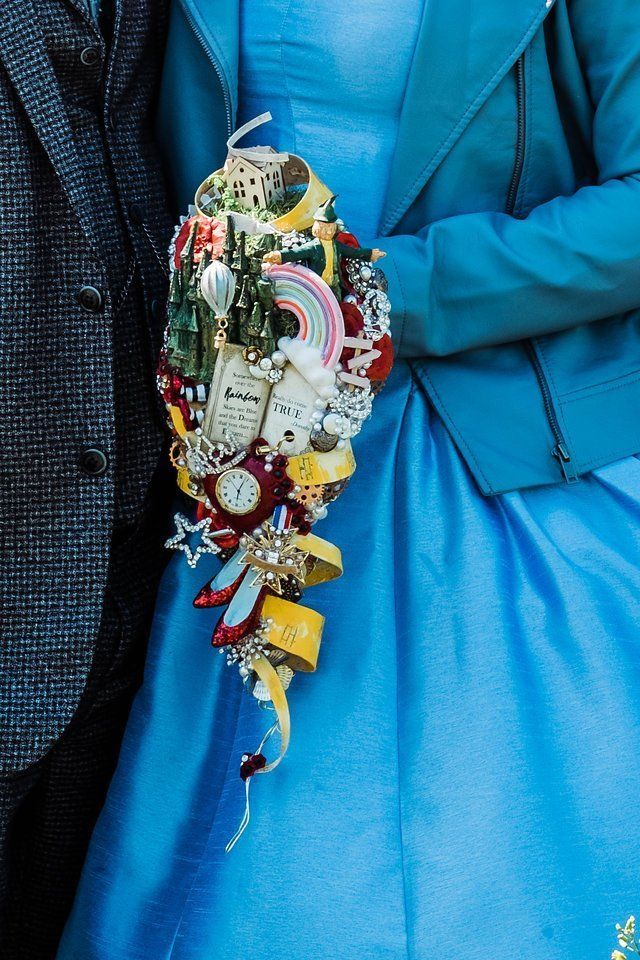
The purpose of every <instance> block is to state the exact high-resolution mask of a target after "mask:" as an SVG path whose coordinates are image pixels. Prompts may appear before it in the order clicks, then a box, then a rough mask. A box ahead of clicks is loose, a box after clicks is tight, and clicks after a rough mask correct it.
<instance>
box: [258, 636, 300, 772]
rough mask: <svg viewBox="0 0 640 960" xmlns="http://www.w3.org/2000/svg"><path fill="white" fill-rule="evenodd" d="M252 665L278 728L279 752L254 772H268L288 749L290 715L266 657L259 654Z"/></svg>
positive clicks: (283, 694)
mask: <svg viewBox="0 0 640 960" xmlns="http://www.w3.org/2000/svg"><path fill="white" fill-rule="evenodd" d="M252 667H253V669H254V670H255V672H256V673H257V674H258V676H259V677H260V679H261V680H262V682H263V683H264V685H265V687H266V688H267V690H268V691H269V696H270V698H271V702H272V704H273V708H274V710H275V711H276V716H277V718H278V729H279V730H280V753H279V754H278V756H277V757H276V759H275V760H272V761H271V763H268V764H267V765H266V767H263V768H262V770H256V773H270V771H271V770H275V768H276V767H277V766H278V764H279V763H280V762H281V760H282V758H283V757H284V755H285V753H286V752H287V750H288V749H289V741H290V740H291V717H290V714H289V704H288V703H287V697H286V694H285V692H284V688H283V686H282V683H281V681H280V677H279V676H278V674H277V673H276V671H275V670H274V669H273V667H272V666H271V664H270V663H269V661H268V660H267V658H266V657H265V656H263V655H262V654H260V656H259V657H258V658H257V660H254V661H253V664H252Z"/></svg>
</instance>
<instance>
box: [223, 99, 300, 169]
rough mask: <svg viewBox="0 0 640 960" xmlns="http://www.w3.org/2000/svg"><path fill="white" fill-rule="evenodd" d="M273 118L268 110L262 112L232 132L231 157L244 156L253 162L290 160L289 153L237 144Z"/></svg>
mask: <svg viewBox="0 0 640 960" xmlns="http://www.w3.org/2000/svg"><path fill="white" fill-rule="evenodd" d="M272 119H273V117H272V116H271V114H270V113H269V112H268V111H267V113H261V114H260V116H259V117H254V118H253V120H249V121H247V123H244V124H243V125H242V126H241V127H239V128H238V129H237V130H236V132H235V133H232V134H231V136H230V137H229V139H228V140H227V150H228V155H229V157H242V158H243V159H245V160H248V161H250V162H251V163H254V162H257V163H287V161H288V160H289V154H288V153H272V152H271V151H269V152H268V153H267V152H266V151H265V148H264V147H237V146H236V144H237V143H238V141H239V140H242V138H243V137H245V136H246V135H247V134H248V133H251V131H252V130H255V129H256V127H261V126H262V124H263V123H268V122H269V120H272Z"/></svg>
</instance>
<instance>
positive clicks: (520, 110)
mask: <svg viewBox="0 0 640 960" xmlns="http://www.w3.org/2000/svg"><path fill="white" fill-rule="evenodd" d="M515 73H516V102H517V135H516V152H515V161H514V165H513V175H512V177H511V183H510V184H509V192H508V194H507V205H506V212H507V213H508V214H509V215H510V216H515V208H516V202H517V199H518V190H519V188H520V182H521V180H522V171H523V169H524V161H525V145H526V137H527V115H526V84H525V72H524V54H523V55H522V56H521V57H519V58H518V60H517V62H516V66H515ZM525 346H526V349H527V353H528V355H529V359H530V360H531V365H532V366H533V370H534V373H535V375H536V379H537V381H538V386H539V387H540V393H541V395H542V403H543V405H544V412H545V415H546V418H547V423H548V424H549V429H550V430H551V433H552V434H553V439H554V445H553V448H552V450H551V456H552V457H554V458H555V459H556V460H557V462H558V466H559V467H560V469H561V471H562V476H563V477H564V479H565V480H566V482H567V483H575V481H576V480H577V479H578V476H577V474H576V473H575V471H574V469H573V466H572V463H571V454H570V453H569V448H568V447H567V443H566V441H565V439H564V436H563V434H562V430H561V429H560V424H559V422H558V415H557V414H556V410H555V407H554V404H553V396H552V393H551V388H550V387H549V381H548V380H547V377H546V374H545V372H544V370H543V367H542V364H541V363H540V358H539V356H538V354H537V352H536V348H535V345H534V343H533V340H531V339H529V340H526V341H525Z"/></svg>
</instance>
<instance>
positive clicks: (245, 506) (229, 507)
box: [215, 467, 261, 517]
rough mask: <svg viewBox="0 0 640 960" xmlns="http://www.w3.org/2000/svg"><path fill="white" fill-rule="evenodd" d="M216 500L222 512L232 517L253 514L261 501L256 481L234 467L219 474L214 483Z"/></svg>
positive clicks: (249, 474)
mask: <svg viewBox="0 0 640 960" xmlns="http://www.w3.org/2000/svg"><path fill="white" fill-rule="evenodd" d="M215 492H216V500H217V501H218V503H219V504H220V506H221V507H222V509H223V510H225V511H226V512H227V513H230V514H232V515H234V516H240V517H242V516H245V514H247V513H253V512H254V510H255V509H256V508H257V506H258V504H259V503H260V500H261V491H260V484H259V482H258V479H257V478H256V477H255V476H254V475H253V474H252V473H250V472H249V471H248V470H245V469H244V467H235V468H233V469H231V470H225V472H224V473H221V474H220V476H219V477H218V480H217V482H216V488H215Z"/></svg>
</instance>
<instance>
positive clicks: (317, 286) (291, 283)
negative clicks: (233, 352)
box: [265, 263, 344, 370]
mask: <svg viewBox="0 0 640 960" xmlns="http://www.w3.org/2000/svg"><path fill="white" fill-rule="evenodd" d="M265 272H266V274H267V275H268V277H269V279H270V280H272V281H273V285H274V290H275V303H276V305H277V306H278V307H280V309H281V310H289V311H290V312H291V313H292V314H293V315H294V316H295V318H296V320H297V321H298V323H299V324H300V330H299V332H298V336H297V337H296V340H301V341H302V342H303V343H305V344H307V346H310V347H315V348H316V349H317V350H319V351H320V355H321V356H322V366H323V367H327V368H328V369H329V370H333V369H334V368H335V366H336V364H337V363H338V361H339V360H340V354H341V353H342V349H343V345H344V320H343V317H342V311H341V309H340V305H339V303H338V301H337V300H336V298H335V296H334V294H333V291H332V290H331V287H329V285H328V284H326V283H325V282H324V280H323V279H322V277H319V276H318V274H317V273H314V272H313V270H309V269H308V268H307V267H303V266H300V265H299V264H295V265H294V264H289V263H285V264H282V265H281V266H269V267H267V269H266V271H265Z"/></svg>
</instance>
